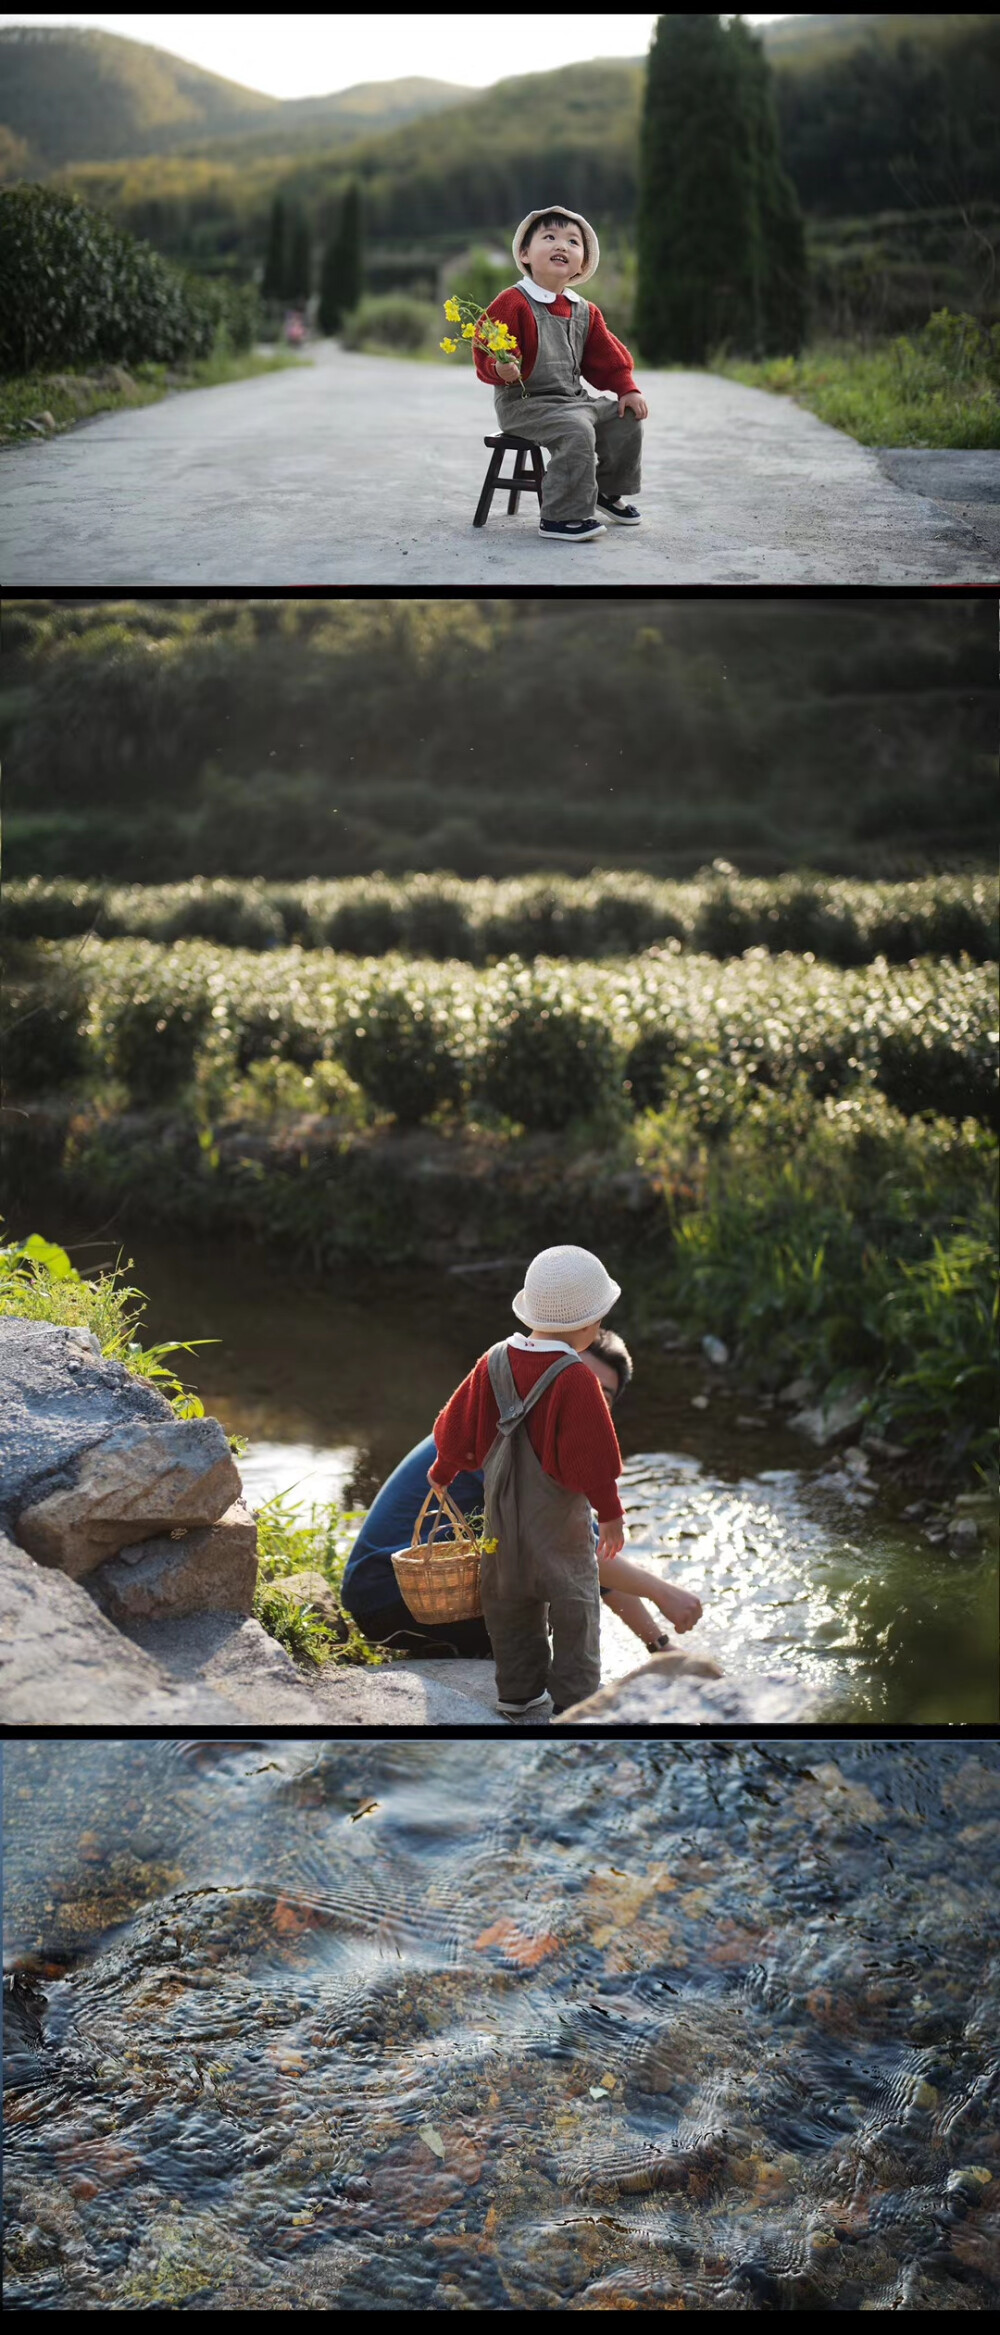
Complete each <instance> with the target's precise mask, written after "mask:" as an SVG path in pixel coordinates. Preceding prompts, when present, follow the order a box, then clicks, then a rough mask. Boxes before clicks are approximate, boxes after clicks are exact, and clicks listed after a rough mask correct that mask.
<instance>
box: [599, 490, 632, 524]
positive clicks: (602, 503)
mask: <svg viewBox="0 0 1000 2335" xmlns="http://www.w3.org/2000/svg"><path fill="white" fill-rule="evenodd" d="M597 508H598V510H599V511H606V512H607V514H608V518H609V519H617V522H618V525H619V527H641V525H642V514H641V512H639V511H637V510H636V507H635V504H634V503H623V502H622V499H621V496H620V495H615V496H614V497H612V496H611V495H598V498H597Z"/></svg>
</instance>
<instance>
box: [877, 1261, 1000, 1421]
mask: <svg viewBox="0 0 1000 2335" xmlns="http://www.w3.org/2000/svg"><path fill="white" fill-rule="evenodd" d="M996 1268H997V1258H996V1233H995V1228H994V1227H990V1229H989V1230H988V1231H987V1230H985V1229H984V1231H983V1232H981V1233H980V1232H979V1230H978V1228H977V1229H973V1228H968V1227H967V1228H963V1229H961V1230H959V1231H956V1232H953V1233H950V1234H949V1235H946V1236H945V1237H944V1238H943V1239H942V1238H936V1239H935V1240H934V1243H933V1248H932V1252H931V1254H930V1256H929V1257H922V1258H920V1259H918V1260H917V1261H916V1262H915V1263H908V1262H907V1261H906V1260H905V1259H901V1260H900V1261H899V1263H898V1265H897V1268H896V1271H895V1273H894V1275H893V1279H892V1284H891V1286H890V1287H889V1288H888V1289H887V1290H886V1293H885V1297H884V1300H883V1306H882V1325H883V1334H884V1337H885V1343H886V1351H887V1366H886V1373H885V1376H886V1386H885V1394H884V1400H883V1404H882V1413H883V1417H884V1419H885V1422H886V1423H887V1424H889V1425H891V1427H892V1429H893V1430H894V1431H896V1432H899V1433H901V1434H902V1436H903V1439H904V1441H906V1442H913V1443H919V1444H924V1443H925V1442H926V1438H927V1437H928V1435H934V1436H939V1435H944V1436H946V1437H947V1438H948V1439H949V1441H950V1443H951V1445H952V1453H953V1457H955V1458H956V1459H957V1458H959V1457H965V1455H966V1454H968V1456H969V1457H970V1458H973V1459H980V1460H988V1459H989V1458H990V1457H991V1456H992V1455H993V1454H994V1453H995V1450H996V1420H997V1395H998V1374H997V1269H996Z"/></svg>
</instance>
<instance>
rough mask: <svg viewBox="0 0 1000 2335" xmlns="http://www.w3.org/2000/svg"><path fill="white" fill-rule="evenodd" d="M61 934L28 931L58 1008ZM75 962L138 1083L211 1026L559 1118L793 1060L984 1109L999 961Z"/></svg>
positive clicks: (98, 1042)
mask: <svg viewBox="0 0 1000 2335" xmlns="http://www.w3.org/2000/svg"><path fill="white" fill-rule="evenodd" d="M77 947H78V944H76V943H74V944H67V945H66V947H65V948H64V947H63V946H61V945H60V944H58V943H49V944H47V945H46V947H45V949H44V955H43V962H44V967H45V983H46V993H47V994H48V993H49V987H51V997H52V1001H53V1003H54V1005H55V1007H56V1010H57V1011H61V1010H62V999H61V998H60V996H59V983H60V981H62V980H64V979H65V977H66V969H67V968H69V969H71V970H75V969H76V954H75V952H76V950H77ZM70 952H72V953H70ZM86 966H87V972H86V979H87V983H88V986H89V990H90V994H91V997H92V1000H93V1006H92V1015H91V1022H90V1032H91V1040H92V1045H93V1049H94V1053H93V1063H94V1067H95V1068H96V1069H103V1070H105V1071H108V1070H111V1071H113V1072H114V1073H115V1074H116V1075H122V1076H127V1077H128V1079H129V1082H130V1085H131V1091H132V1092H133V1093H134V1094H135V1095H136V1097H137V1099H138V1094H139V1092H140V1091H141V1092H142V1093H144V1094H146V1095H147V1096H152V1094H153V1091H154V1088H155V1087H156V1081H157V1075H158V1074H157V1072H156V1070H155V1065H156V1063H158V1062H159V1061H162V1062H163V1064H164V1067H165V1074H166V1078H167V1081H168V1083H169V1085H170V1086H171V1087H173V1088H175V1087H176V1085H177V1083H178V1082H179V1081H181V1080H183V1078H185V1077H186V1076H188V1075H189V1071H190V1067H191V1063H192V1058H193V1052H194V1050H195V1049H196V1048H197V1046H198V1045H199V1044H206V1045H207V1044H211V1046H212V1047H213V1048H214V1049H215V1050H216V1051H217V1052H219V1053H220V1054H228V1055H230V1056H231V1057H232V1059H233V1061H234V1063H235V1064H236V1065H237V1066H238V1068H239V1069H240V1070H241V1071H246V1069H247V1068H248V1067H249V1065H250V1063H251V1062H254V1061H258V1060H263V1059H268V1058H275V1059H281V1060H285V1061H289V1062H297V1063H298V1064H299V1065H300V1066H301V1067H302V1068H304V1069H311V1068H312V1066H313V1065H314V1064H315V1063H316V1062H317V1060H330V1059H334V1060H339V1061H341V1062H343V1063H344V1064H345V1066H346V1068H347V1069H348V1071H349V1072H350V1074H351V1076H352V1077H353V1078H356V1079H357V1081H358V1084H359V1085H361V1086H362V1087H363V1088H364V1090H365V1092H366V1093H367V1094H368V1095H369V1097H370V1098H371V1100H372V1101H374V1102H375V1103H377V1104H379V1105H380V1106H381V1107H382V1108H385V1109H388V1110H391V1111H393V1112H402V1114H403V1115H404V1117H406V1118H408V1119H412V1118H413V1117H414V1115H415V1116H416V1117H418V1118H419V1117H422V1116H426V1115H427V1113H428V1112H429V1111H433V1110H435V1109H437V1108H438V1107H439V1105H440V1104H442V1103H451V1104H456V1103H457V1102H458V1101H459V1100H460V1099H461V1096H462V1094H463V1092H469V1093H472V1094H474V1095H476V1096H479V1097H481V1098H482V1099H483V1100H484V1101H486V1102H487V1103H488V1104H489V1107H490V1108H492V1109H495V1110H498V1111H500V1112H501V1113H502V1114H504V1115H505V1116H510V1117H514V1118H517V1119H519V1120H520V1121H522V1122H523V1123H524V1124H525V1125H531V1126H561V1125H565V1124H566V1123H567V1121H568V1119H569V1118H570V1117H577V1116H585V1115H586V1114H587V1113H588V1112H590V1111H592V1110H594V1109H596V1108H598V1107H599V1108H601V1109H602V1110H603V1109H605V1108H610V1109H612V1110H614V1109H616V1108H618V1107H619V1106H620V1102H621V1098H622V1095H623V1093H624V1092H625V1088H624V1080H625V1079H626V1078H631V1080H632V1100H633V1104H634V1106H635V1107H636V1108H637V1109H642V1108H648V1107H650V1106H654V1107H655V1106H656V1105H657V1103H658V1102H660V1101H661V1100H666V1099H668V1098H669V1097H670V1096H674V1097H676V1098H677V1099H679V1100H686V1101H688V1102H690V1103H691V1104H692V1106H693V1107H694V1109H695V1111H696V1114H697V1115H699V1116H700V1117H701V1119H702V1121H703V1123H704V1124H705V1125H710V1124H721V1123H722V1122H723V1121H725V1120H726V1119H728V1118H729V1117H730V1116H731V1115H732V1111H733V1110H734V1109H736V1110H740V1109H742V1107H743V1104H744V1103H745V1101H746V1099H747V1098H748V1097H749V1096H752V1095H754V1094H758V1093H761V1092H764V1091H772V1092H777V1093H781V1092H784V1091H788V1090H789V1089H790V1088H791V1087H792V1086H793V1085H794V1083H795V1081H796V1080H801V1081H804V1082H805V1085H806V1086H807V1088H808V1089H809V1091H811V1093H812V1094H813V1095H814V1096H815V1097H823V1096H825V1095H831V1096H836V1095H838V1094H840V1093H848V1092H851V1091H853V1090H855V1089H870V1088H872V1087H873V1086H879V1085H882V1086H884V1088H885V1091H886V1092H887V1093H888V1094H890V1095H891V1099H892V1100H893V1101H894V1102H895V1103H897V1104H898V1106H899V1108H900V1109H902V1110H904V1111H905V1112H907V1113H908V1114H911V1115H912V1114H915V1113H919V1112H922V1111H927V1110H930V1111H935V1112H939V1113H943V1114H945V1115H947V1116H949V1117H951V1118H953V1119H955V1120H956V1121H960V1120H961V1119H963V1118H965V1117H967V1116H969V1115H970V1114H971V1115H973V1116H975V1117H978V1118H980V1119H983V1120H986V1121H991V1120H992V1118H993V1114H994V1111H995V1076H996V1045H997V1016H996V978H995V971H994V969H993V968H992V967H989V966H982V967H980V966H974V965H969V964H968V963H965V964H962V965H955V964H953V963H951V962H950V960H947V959H946V960H944V961H942V962H941V963H940V964H932V963H930V962H928V961H927V960H923V961H922V962H920V963H918V964H916V965H905V966H892V965H888V964H887V963H886V962H885V961H884V959H880V960H876V962H875V963H873V964H871V965H865V966H862V967H859V968H857V969H850V968H848V969H843V970H842V969H841V968H839V967H837V966H833V965H829V964H826V965H823V964H818V963H815V962H813V961H811V960H810V959H809V958H802V957H795V956H791V955H786V956H779V957H772V956H770V955H769V953H768V952H767V951H766V950H765V949H755V950H752V951H751V952H749V954H748V955H746V956H745V957H742V958H737V959H730V960H728V961H726V962H722V963H720V962H719V961H718V960H716V959H714V958H711V957H696V956H693V955H688V954H686V953H685V952H684V951H682V950H680V949H679V948H677V946H676V944H671V945H670V946H668V947H667V948H665V949H662V950H659V949H653V950H647V951H646V952H645V953H644V954H643V955H641V956H639V957H633V958H629V959H613V960H610V961H609V962H608V963H606V964H602V963H599V962H591V963H587V964H576V965H573V966H568V965H567V964H566V963H565V962H559V961H558V960H555V959H544V958H540V959H538V960H537V961H536V962H535V963H534V964H533V965H531V966H526V965H524V964H523V963H521V962H520V961H519V960H517V959H508V960H506V961H505V962H504V963H502V964H500V965H496V966H493V967H489V968H486V969H485V970H482V971H477V970H475V969H474V968H473V967H472V966H469V965H463V964H460V963H457V962H454V961H453V962H451V963H448V964H435V963H433V962H431V961H429V960H427V959H424V960H416V959H404V958H402V957H388V958H371V959H367V960H365V959H360V960H359V959H357V958H354V957H349V956H342V955H336V954H334V953H333V952H332V951H330V950H306V949H302V948H299V947H295V948H291V949H274V950H272V951H270V952H269V953H268V954H266V955H265V954H262V953H260V952H257V951H251V950H244V949H224V948H219V947H217V946H215V945H213V944H212V943H210V942H207V941H175V942H174V944H173V946H172V947H170V948H165V947H162V946H158V945H157V944H156V943H154V942H150V941H134V940H130V941H118V940H115V941H104V942H102V941H98V940H90V941H88V943H87V950H86ZM39 1002H41V1000H39ZM161 1022H162V1024H163V1027H162V1028H160V1027H159V1026H158V1025H159V1024H160V1023H161ZM119 1028H120V1029H121V1032H122V1035H121V1037H120V1038H119V1036H118V1035H117V1033H118V1031H119ZM126 1060H127V1069H126ZM389 1062H391V1065H392V1067H391V1069H389V1068H388V1067H387V1064H388V1063H389ZM387 1080H391V1082H392V1095H391V1096H390V1092H389V1087H388V1085H387V1084H386V1081H387ZM36 1091H37V1089H36Z"/></svg>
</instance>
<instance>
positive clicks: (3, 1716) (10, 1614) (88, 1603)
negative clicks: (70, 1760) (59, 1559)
mask: <svg viewBox="0 0 1000 2335" xmlns="http://www.w3.org/2000/svg"><path fill="white" fill-rule="evenodd" d="M182 1720H198V1721H199V1722H200V1721H208V1722H210V1723H213V1724H215V1725H218V1724H219V1722H220V1721H222V1722H226V1721H231V1720H232V1704H231V1703H229V1702H225V1701H223V1699H222V1698H221V1697H220V1696H218V1695H217V1694H215V1692H214V1691H213V1690H212V1688H210V1687H209V1686H207V1685H206V1684H205V1683H204V1682H203V1681H202V1680H200V1679H198V1680H195V1681H194V1682H192V1683H183V1682H182V1683H178V1682H177V1681H176V1680H174V1679H172V1678H171V1677H170V1676H169V1675H168V1673H167V1671H166V1670H164V1669H163V1668H162V1667H161V1665H160V1664H159V1663H158V1662H156V1661H154V1660H153V1659H152V1658H151V1657H150V1655H148V1654H146V1653H143V1652H141V1651H140V1649H139V1648H138V1647H137V1646H133V1645H132V1644H130V1642H129V1640H128V1639H127V1638H123V1637H122V1635H121V1632H120V1631H119V1630H116V1629H115V1628H114V1626H113V1624H112V1623H111V1622H109V1621H106V1620H105V1618H104V1615H103V1614H101V1613H99V1612H98V1609H97V1607H96V1605H95V1604H94V1601H93V1598H92V1597H89V1596H88V1594H87V1591H86V1590H85V1589H81V1588H80V1587H79V1586H78V1585H77V1583H76V1582H75V1581H68V1580H67V1579H66V1577H65V1575H64V1574H62V1573H55V1572H49V1571H47V1570H46V1569H45V1568H44V1567H42V1566H41V1565H36V1563H35V1561H34V1558H33V1557H29V1556H26V1555H25V1552H24V1550H23V1549H19V1548H17V1547H16V1546H15V1544H14V1542H13V1541H11V1540H9V1539H8V1538H7V1536H6V1534H4V1533H3V1532H0V1724H2V1725H4V1726H7V1727H16V1726H27V1727H62V1726H66V1725H85V1726H109V1725H114V1726H119V1725H125V1726H129V1727H132V1726H143V1725H147V1724H148V1725H159V1724H161V1723H164V1722H165V1723H166V1724H167V1725H168V1726H177V1725H179V1724H180V1722H181V1721H182Z"/></svg>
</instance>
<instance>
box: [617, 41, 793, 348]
mask: <svg viewBox="0 0 1000 2335" xmlns="http://www.w3.org/2000/svg"><path fill="white" fill-rule="evenodd" d="M804 308H805V247H804V237H803V232H802V222H801V218H800V216H799V213H798V205H797V202H796V199H795V194H794V190H793V188H792V186H791V182H790V180H789V179H788V178H787V176H786V174H785V172H784V171H783V170H782V168H781V163H780V159H779V155H778V134H777V127H776V121H775V115H774V108H773V99H772V95H771V79H770V68H769V66H768V64H767V61H766V58H765V56H764V52H763V49H762V47H761V46H760V43H759V42H758V41H756V40H755V39H754V37H753V35H752V34H751V33H750V32H749V31H748V29H747V27H746V25H745V24H743V22H742V20H741V19H740V18H738V17H737V18H736V19H734V20H733V22H732V23H730V24H729V25H728V26H726V25H723V23H722V19H721V17H719V16H661V17H659V18H658V19H657V24H656V30H655V33H654V35H653V45H652V48H651V50H650V57H649V69H648V74H647V81H646V98H645V106H644V112H643V124H642V142H641V150H640V179H639V218H638V290H637V299H636V321H635V330H636V336H637V339H638V341H639V344H640V347H641V349H642V353H643V356H644V357H646V358H647V359H648V360H649V361H650V362H651V363H652V364H660V363H664V362H666V363H669V362H674V363H678V362H679V363H681V364H688V365H703V364H704V363H705V362H706V360H707V358H708V357H709V356H710V355H711V352H712V350H713V349H714V348H717V347H719V346H721V345H726V346H728V347H729V348H730V349H733V350H734V351H739V352H740V353H741V354H745V355H750V356H759V355H764V354H765V353H772V352H773V353H779V352H780V353H784V352H785V351H790V350H791V349H793V348H797V347H798V346H800V345H801V338H802V329H803V322H804Z"/></svg>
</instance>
